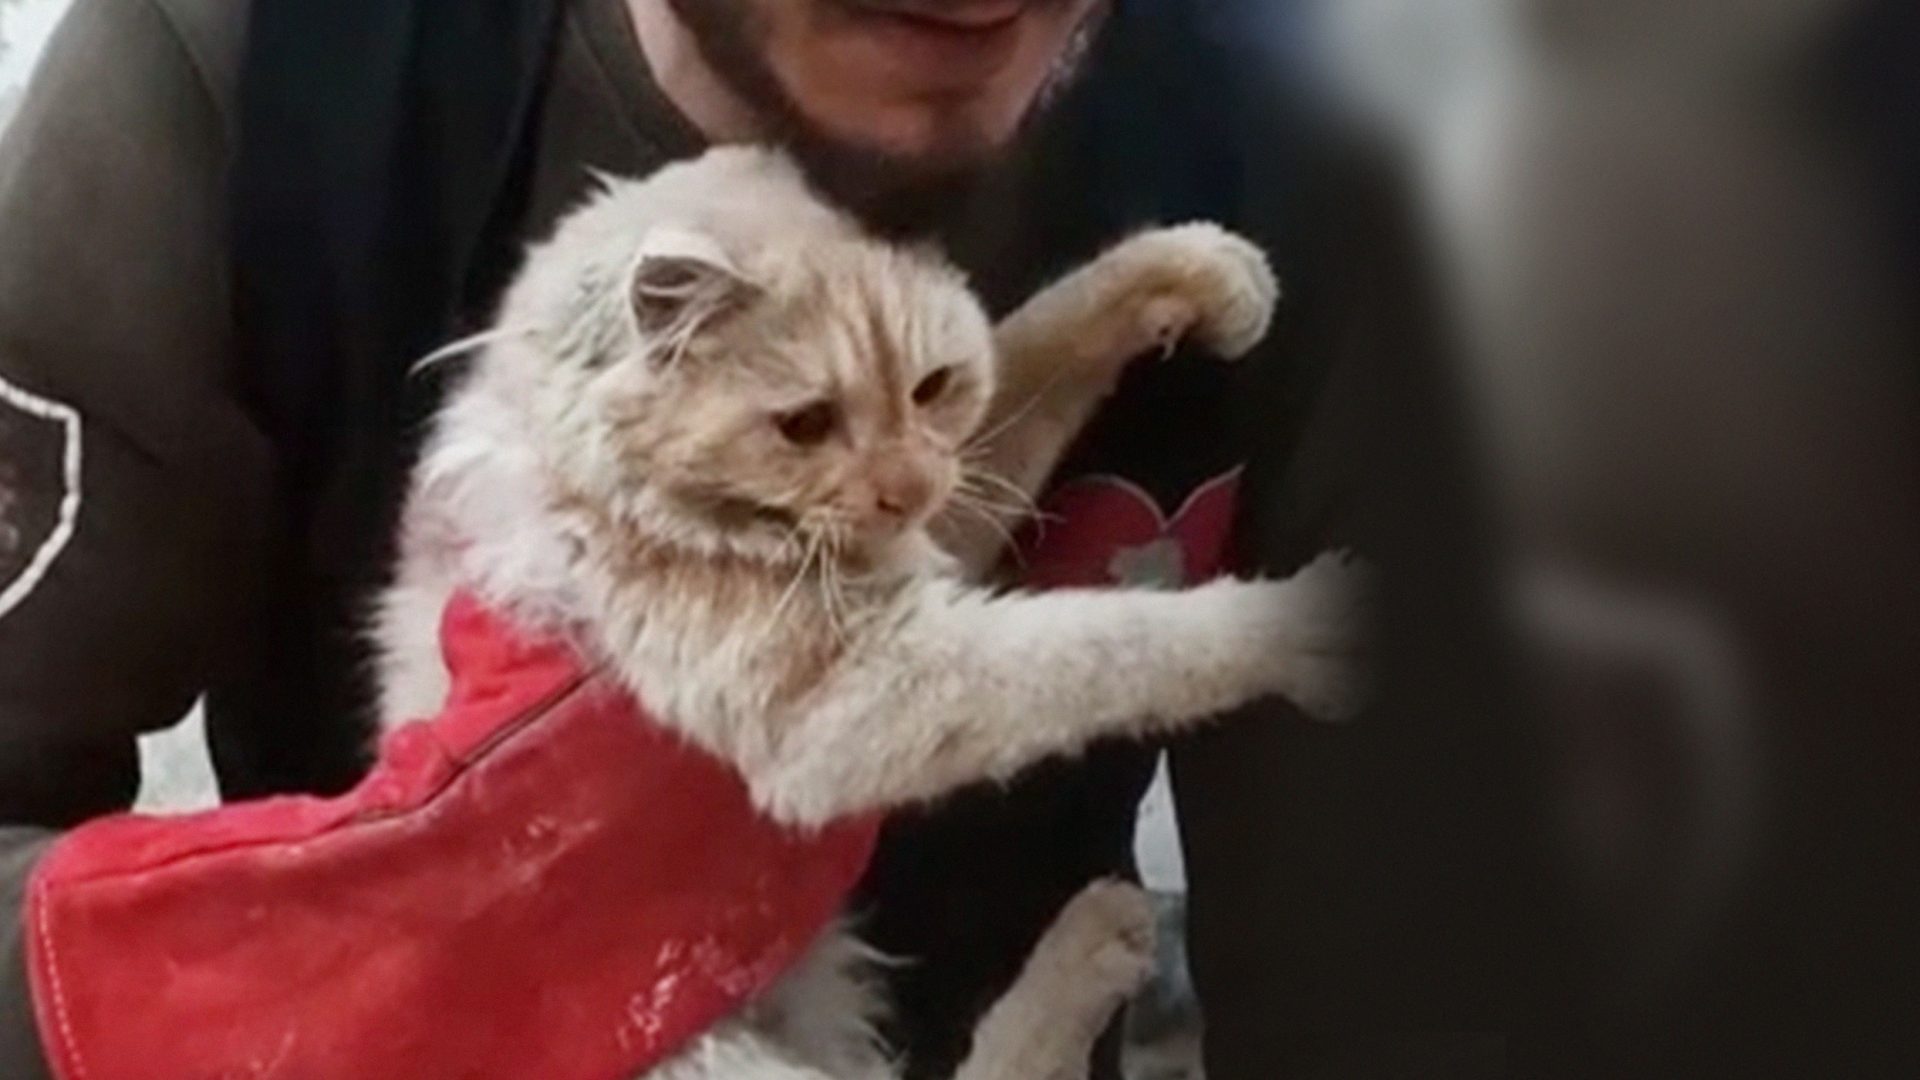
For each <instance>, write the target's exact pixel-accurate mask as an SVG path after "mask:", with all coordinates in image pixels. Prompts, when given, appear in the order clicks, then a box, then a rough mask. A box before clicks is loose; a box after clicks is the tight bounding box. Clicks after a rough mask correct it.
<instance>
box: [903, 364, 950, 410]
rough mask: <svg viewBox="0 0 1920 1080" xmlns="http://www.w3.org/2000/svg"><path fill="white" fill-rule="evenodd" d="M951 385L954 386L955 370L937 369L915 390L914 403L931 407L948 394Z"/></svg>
mask: <svg viewBox="0 0 1920 1080" xmlns="http://www.w3.org/2000/svg"><path fill="white" fill-rule="evenodd" d="M951 385H953V369H952V368H951V367H943V368H939V369H936V370H935V371H934V372H933V373H932V374H930V375H928V376H927V377H926V378H924V379H921V380H920V385H919V386H916V387H914V388H913V403H914V404H915V405H931V404H933V403H934V402H935V401H938V400H940V398H941V397H942V396H943V395H945V394H946V392H947V387H949V386H951Z"/></svg>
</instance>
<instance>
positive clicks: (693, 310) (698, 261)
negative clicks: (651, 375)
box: [631, 226, 760, 364]
mask: <svg viewBox="0 0 1920 1080" xmlns="http://www.w3.org/2000/svg"><path fill="white" fill-rule="evenodd" d="M759 295H760V289H759V287H758V286H756V285H754V284H753V283H752V282H750V281H748V280H747V278H746V276H745V275H744V274H743V273H741V271H740V269H739V267H738V266H737V265H736V264H735V263H734V262H733V260H732V259H731V258H729V257H728V255H727V253H726V252H725V251H724V250H723V249H722V248H721V247H720V245H719V244H718V243H717V242H715V241H714V240H713V238H712V237H709V236H707V235H705V234H704V233H699V232H695V231H693V230H691V229H682V228H676V227H672V226H661V227H658V228H655V229H653V230H652V231H651V232H649V233H648V234H647V235H646V237H645V239H643V240H642V241H641V243H640V251H639V254H638V256H637V258H636V259H635V261H634V269H633V282H632V290H631V298H632V304H633V317H634V321H635V323H636V325H638V327H639V329H640V336H641V339H642V340H643V341H644V342H645V343H646V346H647V351H648V352H649V354H651V355H652V356H653V358H654V360H655V361H656V362H657V363H662V364H665V363H671V362H674V361H676V360H678V359H679V358H680V356H681V355H682V354H683V353H685V351H686V348H687V345H688V343H690V342H691V341H692V340H693V339H694V337H695V336H696V335H698V334H699V333H700V332H701V331H702V330H705V329H706V328H708V327H710V326H712V325H713V324H714V322H715V321H716V320H719V319H722V318H725V317H727V316H728V315H731V314H733V313H735V312H737V311H739V310H740V309H742V308H744V307H745V306H747V305H748V304H750V303H752V302H753V300H754V299H755V298H756V297H757V296H759Z"/></svg>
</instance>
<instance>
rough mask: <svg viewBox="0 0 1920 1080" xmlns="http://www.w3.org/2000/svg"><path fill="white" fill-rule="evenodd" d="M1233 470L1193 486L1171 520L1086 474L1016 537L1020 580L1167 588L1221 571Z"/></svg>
mask: <svg viewBox="0 0 1920 1080" xmlns="http://www.w3.org/2000/svg"><path fill="white" fill-rule="evenodd" d="M1239 491H1240V470H1239V469H1237V468H1236V469H1234V470H1232V471H1230V472H1226V473H1222V474H1221V475H1219V476H1216V477H1214V478H1213V479H1211V480H1209V481H1207V482H1206V483H1204V484H1202V485H1200V486H1199V487H1198V488H1196V489H1195V490H1194V491H1193V493H1192V494H1190V495H1188V496H1187V500H1186V502H1185V503H1183V504H1182V505H1181V506H1180V508H1179V509H1178V510H1177V511H1175V512H1174V513H1173V514H1171V515H1169V514H1168V513H1166V511H1164V510H1162V509H1161V508H1160V504H1159V503H1157V502H1155V501H1154V499H1153V496H1151V495H1149V494H1148V493H1147V492H1146V491H1145V490H1144V489H1142V488H1141V487H1140V486H1139V485H1137V484H1134V483H1131V482H1130V481H1127V480H1124V479H1122V478H1120V477H1116V476H1102V475H1095V476H1086V477H1081V478H1079V479H1076V480H1072V481H1069V482H1067V483H1066V484H1063V485H1061V486H1060V487H1059V488H1058V489H1056V490H1054V491H1053V492H1052V493H1051V494H1049V495H1048V497H1047V498H1046V500H1045V501H1044V502H1043V503H1042V504H1041V510H1042V511H1043V512H1044V514H1045V517H1044V518H1043V519H1042V521H1041V522H1040V523H1039V524H1036V525H1034V526H1033V527H1031V528H1029V529H1028V530H1027V531H1026V532H1025V534H1024V535H1023V536H1022V538H1021V545H1020V564H1021V565H1022V566H1023V567H1024V568H1025V571H1024V573H1023V574H1022V579H1023V580H1024V581H1025V583H1026V584H1028V585H1031V586H1034V587H1037V588H1061V587H1068V586H1080V587H1097V586H1103V585H1130V586H1136V587H1146V588H1160V589H1172V588H1179V587H1181V586H1184V585H1193V584H1197V583H1199V582H1202V581H1206V580H1208V579H1209V578H1213V577H1216V576H1218V575H1219V574H1221V573H1222V572H1224V571H1225V570H1226V569H1227V565H1226V564H1227V549H1228V546H1229V544H1228V542H1229V539H1230V538H1231V536H1232V532H1233V516H1234V508H1235V505H1236V503H1237V501H1238V497H1239Z"/></svg>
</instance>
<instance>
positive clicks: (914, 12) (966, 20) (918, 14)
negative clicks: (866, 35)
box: [847, 0, 1029, 34]
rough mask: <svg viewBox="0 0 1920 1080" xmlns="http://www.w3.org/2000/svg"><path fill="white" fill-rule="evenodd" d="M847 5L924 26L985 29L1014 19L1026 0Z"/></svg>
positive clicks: (883, 0)
mask: <svg viewBox="0 0 1920 1080" xmlns="http://www.w3.org/2000/svg"><path fill="white" fill-rule="evenodd" d="M847 4H848V6H849V7H853V8H857V9H859V10H861V11H864V12H867V13H869V14H874V15H886V16H890V17H892V18H896V19H900V20H903V21H906V22H911V23H913V24H916V25H917V26H918V27H919V28H921V29H925V30H936V31H948V32H951V33H961V34H979V33H988V32H991V31H994V30H1000V29H1004V28H1006V27H1008V26H1011V25H1012V24H1013V23H1014V22H1016V21H1018V20H1019V18H1020V16H1021V15H1022V14H1023V13H1024V12H1025V11H1026V9H1027V7H1028V6H1029V4H1028V0H847Z"/></svg>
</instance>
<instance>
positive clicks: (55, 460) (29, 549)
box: [0, 378, 80, 618]
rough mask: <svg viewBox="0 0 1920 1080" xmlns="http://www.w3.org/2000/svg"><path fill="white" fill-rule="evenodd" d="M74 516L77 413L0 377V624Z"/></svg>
mask: <svg viewBox="0 0 1920 1080" xmlns="http://www.w3.org/2000/svg"><path fill="white" fill-rule="evenodd" d="M79 517H80V414H79V413H78V412H76V411H75V410H74V409H73V408H72V407H71V406H68V405H63V404H61V403H60V402H57V401H53V400H51V399H48V398H44V397H41V396H39V395H37V394H33V393H30V392H28V391H26V390H24V389H22V388H21V387H19V386H16V385H14V384H13V383H10V382H8V381H7V380H6V379H4V378H0V618H5V617H6V616H7V614H8V613H9V612H11V611H13V609H14V608H16V607H19V606H20V604H21V602H22V601H24V600H26V598H27V597H28V596H30V595H32V593H33V590H34V589H35V587H37V586H38V585H39V584H40V582H41V580H42V579H44V578H45V577H46V575H47V571H48V570H49V569H51V568H52V566H53V561H54V560H55V559H57V558H59V557H60V552H61V551H62V550H64V549H65V548H66V546H67V543H68V541H70V540H71V539H72V538H73V530H74V527H75V525H76V523H77V522H78V519H79Z"/></svg>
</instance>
